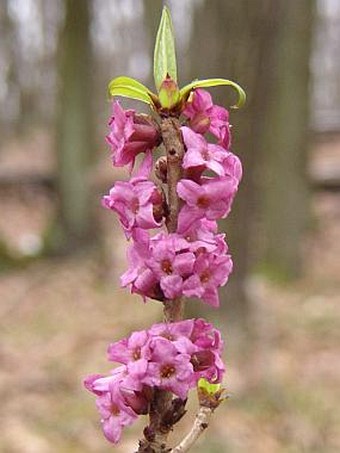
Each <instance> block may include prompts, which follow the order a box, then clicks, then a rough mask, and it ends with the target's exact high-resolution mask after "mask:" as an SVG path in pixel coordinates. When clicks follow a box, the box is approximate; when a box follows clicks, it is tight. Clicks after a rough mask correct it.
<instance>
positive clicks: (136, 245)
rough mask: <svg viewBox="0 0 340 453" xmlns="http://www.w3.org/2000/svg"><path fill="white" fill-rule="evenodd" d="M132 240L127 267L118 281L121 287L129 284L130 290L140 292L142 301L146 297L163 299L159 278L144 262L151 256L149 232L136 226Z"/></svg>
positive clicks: (128, 251)
mask: <svg viewBox="0 0 340 453" xmlns="http://www.w3.org/2000/svg"><path fill="white" fill-rule="evenodd" d="M133 240H134V242H133V244H132V245H131V246H130V247H129V248H128V250H127V259H128V263H129V268H128V270H127V271H126V272H125V273H124V274H123V275H122V276H121V277H120V283H121V285H122V286H123V287H125V286H129V285H130V287H131V292H132V293H137V294H140V295H141V296H142V297H143V299H144V301H145V298H146V297H151V298H154V299H159V300H163V298H164V295H163V294H162V293H161V289H160V286H159V279H158V278H157V277H156V275H155V274H154V273H153V272H152V270H151V269H149V268H148V267H147V266H146V264H145V262H146V260H147V259H149V258H150V257H151V250H150V237H149V234H148V233H147V232H146V231H144V230H142V229H140V228H137V229H135V230H134V231H133Z"/></svg>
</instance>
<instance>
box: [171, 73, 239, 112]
mask: <svg viewBox="0 0 340 453" xmlns="http://www.w3.org/2000/svg"><path fill="white" fill-rule="evenodd" d="M221 85H226V86H231V87H232V88H234V89H235V90H236V91H237V94H238V100H237V102H236V104H235V105H233V106H232V108H234V109H237V108H240V107H242V105H243V104H244V103H245V102H246V93H245V92H244V90H243V89H242V88H241V87H240V85H238V84H237V83H235V82H232V81H231V80H227V79H206V80H194V81H193V82H191V83H189V85H186V86H185V87H183V88H182V89H181V91H180V93H181V98H186V97H187V96H188V95H189V93H190V91H191V90H193V89H195V88H208V87H216V86H221Z"/></svg>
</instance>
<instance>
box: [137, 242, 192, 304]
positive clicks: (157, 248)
mask: <svg viewBox="0 0 340 453" xmlns="http://www.w3.org/2000/svg"><path fill="white" fill-rule="evenodd" d="M183 247H184V250H183ZM186 248H187V242H186V241H185V240H184V239H183V238H181V237H180V236H178V235H176V234H163V233H160V234H159V235H157V237H154V238H153V240H152V242H151V256H150V259H148V260H147V261H146V263H145V264H146V265H147V267H148V268H149V269H151V270H152V272H153V273H154V275H155V276H156V277H157V278H158V279H159V282H160V287H161V289H162V291H163V293H164V296H165V297H166V298H168V299H174V298H176V297H178V296H180V295H181V294H182V285H183V279H184V278H185V277H186V276H188V275H190V274H191V272H192V269H193V266H194V262H195V255H194V254H193V253H192V252H189V251H185V249H186Z"/></svg>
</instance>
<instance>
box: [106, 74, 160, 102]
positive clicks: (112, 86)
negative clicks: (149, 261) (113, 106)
mask: <svg viewBox="0 0 340 453" xmlns="http://www.w3.org/2000/svg"><path fill="white" fill-rule="evenodd" d="M109 93H110V95H111V96H123V97H128V98H131V99H136V100H138V101H142V102H145V103H146V104H151V103H152V101H151V96H152V95H153V93H151V91H150V90H148V88H146V86H144V85H143V84H142V83H140V82H138V80H135V79H131V78H130V77H125V76H120V77H116V78H115V79H113V80H111V82H110V83H109Z"/></svg>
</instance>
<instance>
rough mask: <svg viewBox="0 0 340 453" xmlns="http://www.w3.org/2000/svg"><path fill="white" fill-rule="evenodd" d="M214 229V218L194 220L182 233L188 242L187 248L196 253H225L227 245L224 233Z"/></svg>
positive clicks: (215, 224)
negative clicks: (218, 232)
mask: <svg viewBox="0 0 340 453" xmlns="http://www.w3.org/2000/svg"><path fill="white" fill-rule="evenodd" d="M216 231H217V223H216V221H215V220H207V219H205V218H203V219H199V220H197V221H196V222H194V223H193V224H192V225H191V227H190V228H189V229H188V230H186V232H185V234H184V237H185V240H186V241H187V242H188V243H189V250H190V251H191V252H194V253H195V254H196V255H198V254H199V253H204V252H214V253H216V254H224V253H226V252H227V251H228V246H227V244H226V242H225V234H224V233H220V234H216Z"/></svg>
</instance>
